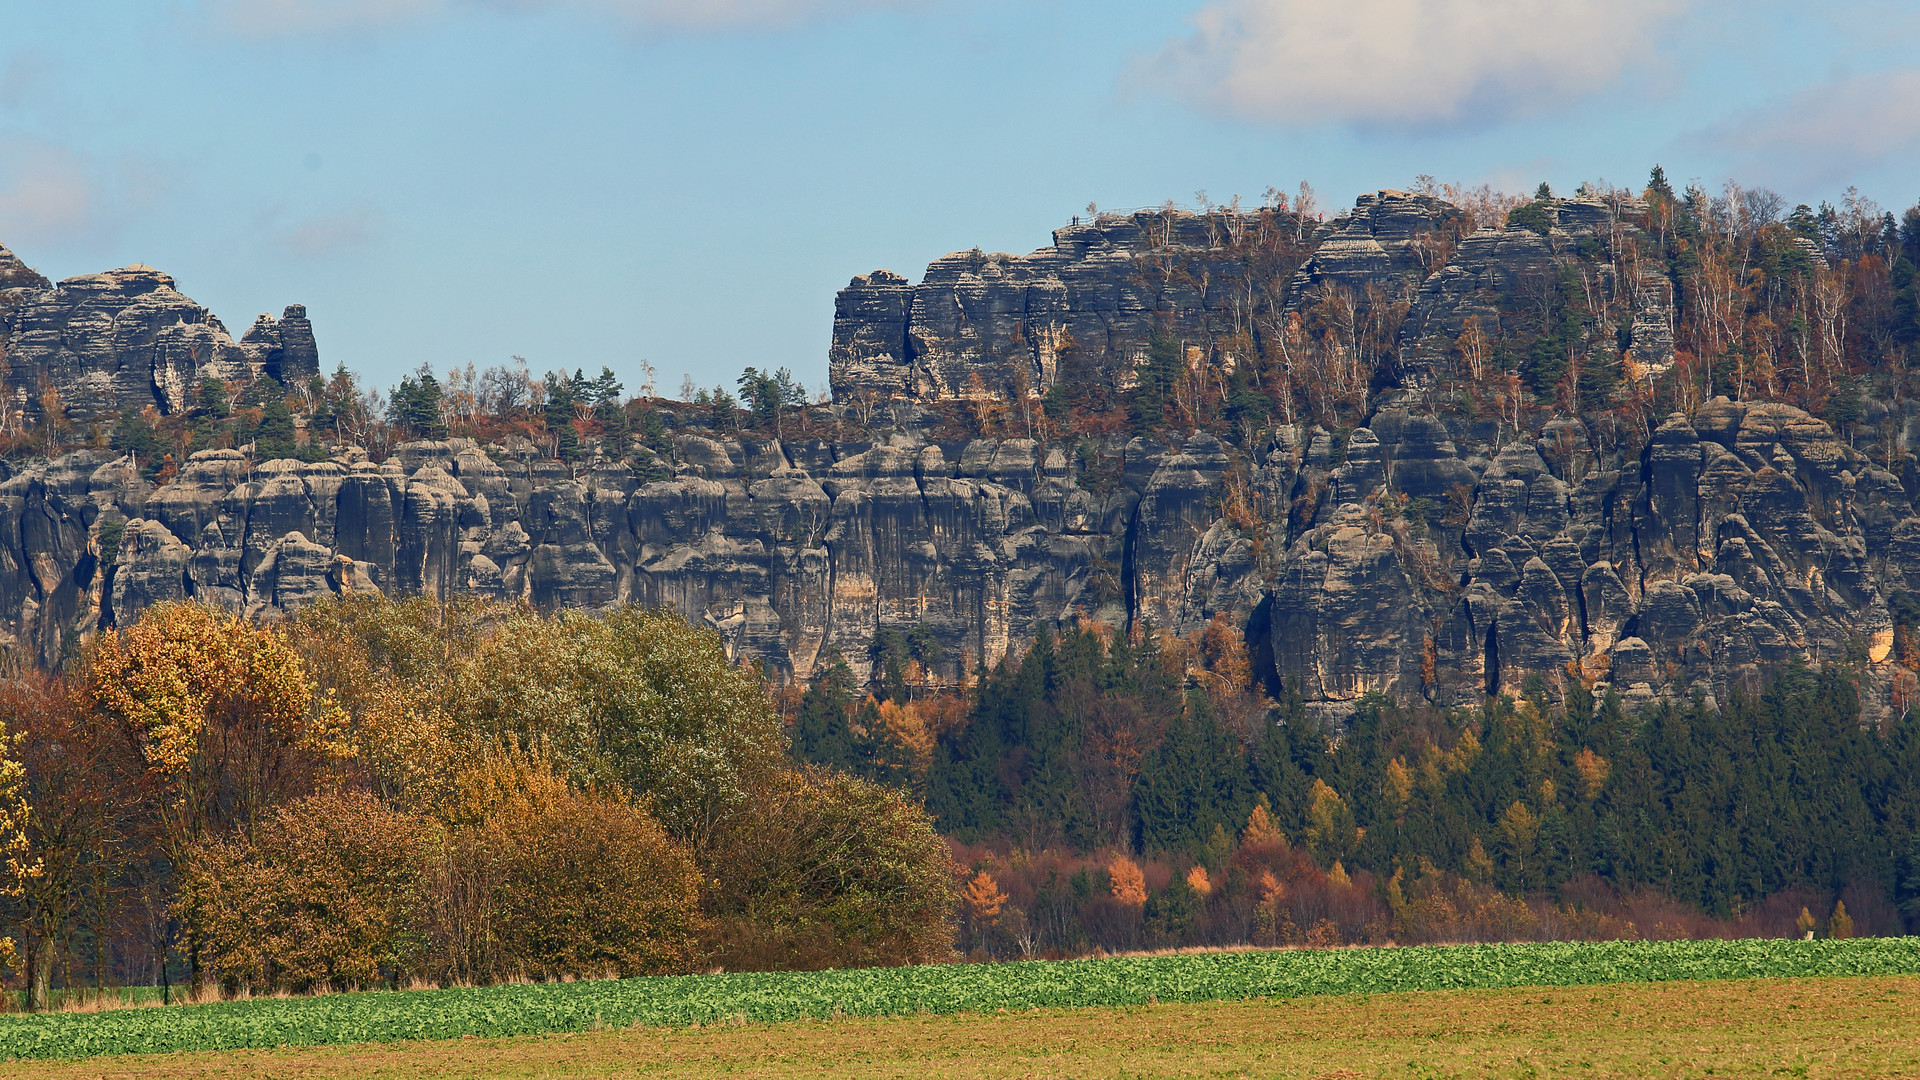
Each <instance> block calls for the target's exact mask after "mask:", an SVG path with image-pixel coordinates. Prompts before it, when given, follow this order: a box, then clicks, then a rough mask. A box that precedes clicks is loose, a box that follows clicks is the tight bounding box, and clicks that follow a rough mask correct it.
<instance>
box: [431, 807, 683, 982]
mask: <svg viewBox="0 0 1920 1080" xmlns="http://www.w3.org/2000/svg"><path fill="white" fill-rule="evenodd" d="M522 775H523V777H525V778H526V780H527V782H526V783H525V784H524V786H523V787H522V788H521V790H520V791H518V792H514V793H511V794H508V795H506V796H505V797H504V798H501V799H499V800H498V801H497V803H496V804H495V805H494V806H493V807H491V812H490V813H489V814H488V815H487V817H486V818H485V820H483V821H482V822H480V823H479V824H477V825H472V826H469V827H466V828H461V829H457V830H455V831H454V833H453V835H452V840H451V843H450V845H449V849H448V853H447V858H446V861H445V862H444V863H443V864H442V867H441V875H440V879H439V881H438V883H437V887H436V890H435V910H434V914H433V936H434V946H435V947H434V957H433V974H434V975H435V976H436V977H438V978H440V979H441V980H443V981H449V982H496V981H499V980H501V979H506V978H514V977H531V978H536V979H558V978H564V977H569V976H588V977H597V976H603V975H619V976H632V975H665V974H676V973H681V972H686V971H690V970H692V968H693V963H694V950H695V946H696V944H697V942H698V939H699V934H700V932H701V930H702V929H703V922H702V919H701V916H700V884H701V878H700V873H699V871H698V869H697V868H696V867H695V866H694V862H693V858H692V856H691V855H689V854H688V853H687V851H686V849H684V848H682V847H681V846H680V845H678V844H676V843H675V842H674V841H673V840H672V838H670V837H669V836H667V834H666V831H665V830H664V829H662V828H661V826H660V823H659V822H658V821H656V820H655V819H654V817H653V815H651V814H650V813H648V812H647V810H646V809H645V808H644V807H643V806H639V805H636V804H634V803H631V802H629V801H627V800H625V799H621V798H615V797H609V796H604V795H596V794H592V793H588V792H582V791H577V790H572V789H569V788H567V787H566V786H565V785H564V783H562V782H561V781H559V780H558V779H555V778H552V777H551V776H550V775H549V776H547V777H545V778H541V777H539V775H538V774H536V773H523V774H522ZM500 786H504V785H500ZM496 790H499V786H497V787H496Z"/></svg>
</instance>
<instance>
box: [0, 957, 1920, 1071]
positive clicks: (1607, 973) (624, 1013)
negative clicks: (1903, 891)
mask: <svg viewBox="0 0 1920 1080" xmlns="http://www.w3.org/2000/svg"><path fill="white" fill-rule="evenodd" d="M1916 973H1920V938H1911V937H1909V938H1857V939H1852V940H1845V941H1778V940H1748V941H1678V942H1602V943H1553V944H1519V945H1471V946H1448V947H1419V948H1377V949H1339V950H1317V951H1304V950H1283V951H1268V952H1236V953H1204V954H1189V955H1175V956H1150V957H1129V958H1115V959H1101V960H1074V961H1058V962H1046V961H1038V962H1031V963H1016V964H968V965H940V966H929V967H914V968H872V969H863V970H857V971H828V972H799V973H780V974H752V975H750V974H741V975H691V976H681V977H674V978H653V979H626V980H618V981H604V982H576V983H549V984H543V985H515V986H497V987H489V988H484V989H456V990H424V991H402V992H390V993H366V994H337V995H327V996H321V997H310V998H288V999H260V1000H252V1001H235V1002H224V1003H218V1004H208V1005H192V1006H176V1007H159V1008H129V1009H120V1010H114V1011H107V1012H97V1013H50V1014H44V1015H37V1016H27V1015H10V1016H4V1017H0V1057H7V1058H79V1057H90V1056H94V1055H101V1054H135V1053H160V1052H172V1051H192V1050H231V1049H242V1048H266V1047H278V1046H321V1045H332V1044H344V1043H369V1042H393V1041H403V1040H415V1039H448V1038H457V1037H460V1036H465V1035H472V1036H477V1037H481V1038H499V1037H505V1036H514V1035H536V1034H543V1033H553V1032H577V1031H590V1030H595V1029H604V1028H627V1027H635V1026H641V1027H686V1026H690V1025H695V1024H709V1023H715V1022H735V1021H744V1022H749V1023H765V1022H778V1021H789V1020H800V1019H807V1018H823V1017H832V1016H849V1017H885V1016H909V1015H913V1014H920V1013H928V1014H947V1013H983V1012H993V1011H996V1010H1003V1009H1004V1010H1028V1009H1044V1008H1067V1007H1075V1006H1128V1005H1145V1004H1150V1003H1175V1002H1207V1001H1237V1000H1247V999H1253V998H1295V997H1310V996H1321V995H1340V994H1346V995H1352V994H1388V993H1399V992H1405V991H1420V990H1478V989H1495V988H1504V987H1526V986H1539V987H1559V986H1583V985H1598V984H1605V983H1631V982H1659V981H1666V980H1676V979H1688V980H1712V979H1756V978H1784V977H1800V978H1806V977H1834V976H1882V975H1910V974H1916Z"/></svg>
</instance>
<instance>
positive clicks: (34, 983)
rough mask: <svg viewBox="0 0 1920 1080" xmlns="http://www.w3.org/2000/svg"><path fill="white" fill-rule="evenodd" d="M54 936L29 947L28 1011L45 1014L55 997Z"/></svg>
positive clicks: (40, 938)
mask: <svg viewBox="0 0 1920 1080" xmlns="http://www.w3.org/2000/svg"><path fill="white" fill-rule="evenodd" d="M52 988H53V935H51V934H48V935H45V936H43V937H38V938H35V939H34V940H33V941H31V942H30V943H28V945H27V1011H28V1012H44V1011H45V1010H46V1009H47V1004H48V1001H49V1000H50V999H51V998H52V997H53V989H52Z"/></svg>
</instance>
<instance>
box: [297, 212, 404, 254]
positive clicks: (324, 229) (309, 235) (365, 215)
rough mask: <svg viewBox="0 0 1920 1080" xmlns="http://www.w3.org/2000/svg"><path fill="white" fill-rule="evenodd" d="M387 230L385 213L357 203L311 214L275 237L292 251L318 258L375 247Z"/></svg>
mask: <svg viewBox="0 0 1920 1080" xmlns="http://www.w3.org/2000/svg"><path fill="white" fill-rule="evenodd" d="M386 231H387V218H386V215H384V214H382V213H381V212H380V211H378V210H375V209H373V208H372V207H357V208H354V209H351V210H344V211H341V212H340V213H337V214H324V215H321V216H320V217H315V218H309V219H308V220H306V221H304V222H301V223H300V224H299V225H296V226H294V227H293V228H292V229H289V230H287V231H286V232H283V233H281V234H279V235H278V236H276V237H275V238H274V240H275V242H276V243H277V244H278V245H279V246H280V247H281V248H282V249H283V250H284V251H286V252H288V253H289V254H292V255H296V256H299V257H301V258H307V259H317V258H324V257H326V256H329V255H341V254H346V253H348V252H353V251H359V250H361V249H364V248H368V247H372V246H373V245H374V244H376V243H378V242H379V241H380V238H381V237H382V236H384V235H385V234H386Z"/></svg>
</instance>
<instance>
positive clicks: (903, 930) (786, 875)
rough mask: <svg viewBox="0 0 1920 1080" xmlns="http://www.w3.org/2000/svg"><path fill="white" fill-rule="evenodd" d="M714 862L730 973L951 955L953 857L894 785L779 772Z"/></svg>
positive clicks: (722, 959)
mask: <svg viewBox="0 0 1920 1080" xmlns="http://www.w3.org/2000/svg"><path fill="white" fill-rule="evenodd" d="M717 863H718V865H720V866H722V867H724V870H725V872H724V874H723V875H722V876H721V878H720V880H719V882H718V885H717V887H716V890H715V893H714V896H713V898H712V902H711V908H712V910H713V912H714V915H715V921H716V924H717V925H716V928H715V933H714V937H713V940H712V946H711V949H712V953H713V957H714V959H715V960H716V961H717V962H718V963H721V964H723V965H724V966H726V967H728V968H730V969H746V970H769V969H774V968H825V967H855V966H861V965H870V964H911V963H925V962H930V961H934V960H940V959H945V958H946V957H948V956H950V955H951V954H952V951H953V934H954V926H953V912H954V902H955V892H954V866H953V860H952V857H951V855H949V853H948V850H947V845H946V841H945V840H943V839H942V838H941V837H940V836H939V835H938V834H937V833H935V832H934V831H933V824H932V821H931V820H930V819H929V818H928V817H927V814H926V811H925V810H924V809H922V808H921V807H920V806H919V805H917V804H916V803H914V802H913V801H911V800H910V799H909V798H908V797H907V796H905V795H904V794H902V793H901V792H899V791H898V790H896V789H893V788H890V787H885V786H882V785H879V784H874V783H871V782H869V781H866V780H861V779H859V778H857V777H853V776H848V775H846V774H845V773H838V772H832V771H829V770H824V769H814V768H803V769H800V770H796V771H792V772H786V773H782V774H779V775H778V776H777V777H776V778H775V779H774V781H773V782H772V783H770V784H769V786H768V788H767V789H766V791H765V792H764V793H763V794H762V795H761V797H760V798H759V799H757V800H756V802H755V803H754V805H753V808H752V811H751V813H750V814H749V815H747V817H746V818H745V819H744V820H742V821H741V822H740V823H739V825H738V826H737V827H736V828H735V829H733V830H732V831H731V832H730V833H729V834H728V836H727V837H726V841H725V843H724V844H723V845H722V848H721V857H720V858H719V859H718V860H717Z"/></svg>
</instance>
